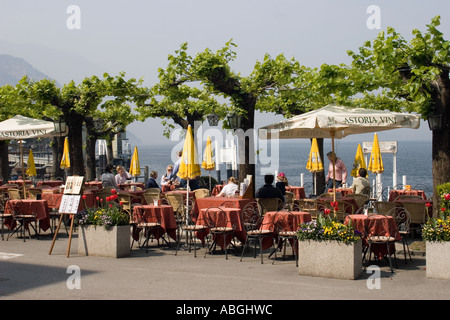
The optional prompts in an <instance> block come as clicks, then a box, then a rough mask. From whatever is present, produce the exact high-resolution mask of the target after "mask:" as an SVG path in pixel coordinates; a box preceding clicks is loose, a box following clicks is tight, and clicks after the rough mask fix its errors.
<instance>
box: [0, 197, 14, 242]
mask: <svg viewBox="0 0 450 320" xmlns="http://www.w3.org/2000/svg"><path fill="white" fill-rule="evenodd" d="M12 216H13V215H12V214H11V213H5V207H4V206H3V204H2V203H0V220H1V221H2V226H1V228H2V241H4V240H5V235H4V232H5V231H4V220H6V219H12Z"/></svg>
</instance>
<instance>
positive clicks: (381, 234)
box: [364, 215, 397, 273]
mask: <svg viewBox="0 0 450 320" xmlns="http://www.w3.org/2000/svg"><path fill="white" fill-rule="evenodd" d="M376 223H377V219H376V216H375V215H369V216H368V217H367V221H366V224H365V230H364V234H365V238H366V240H367V243H368V245H369V247H368V252H369V259H368V260H367V263H366V266H365V267H364V269H366V267H367V265H368V264H369V262H370V258H371V257H372V251H371V249H372V246H373V245H383V244H385V245H386V248H387V256H388V260H389V267H390V268H391V272H392V273H393V272H394V269H393V268H392V260H391V248H390V247H391V245H393V246H394V245H395V241H396V240H395V238H396V235H393V234H390V232H389V230H388V227H386V228H372V227H373V226H374V225H375V224H376ZM373 230H377V231H373ZM393 254H394V258H395V261H397V258H396V256H395V247H394V252H393Z"/></svg>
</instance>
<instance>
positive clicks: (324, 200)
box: [318, 197, 359, 214]
mask: <svg viewBox="0 0 450 320" xmlns="http://www.w3.org/2000/svg"><path fill="white" fill-rule="evenodd" d="M336 200H342V201H345V202H347V203H348V204H351V205H352V206H353V212H351V207H347V208H346V213H347V214H352V213H355V212H356V211H357V210H358V209H359V206H358V203H357V202H356V200H355V199H354V198H346V197H342V198H336ZM318 201H319V202H321V203H322V204H325V203H327V205H328V204H329V203H330V202H331V201H333V198H331V197H330V198H328V197H324V198H320V199H318Z"/></svg>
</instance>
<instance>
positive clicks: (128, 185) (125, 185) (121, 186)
mask: <svg viewBox="0 0 450 320" xmlns="http://www.w3.org/2000/svg"><path fill="white" fill-rule="evenodd" d="M133 186H134V187H137V188H141V189H142V190H143V189H145V183H143V182H130V183H122V184H119V185H118V187H119V189H121V190H129V189H131V188H132V187H133Z"/></svg>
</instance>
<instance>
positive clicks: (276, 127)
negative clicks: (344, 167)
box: [258, 105, 420, 201]
mask: <svg viewBox="0 0 450 320" xmlns="http://www.w3.org/2000/svg"><path fill="white" fill-rule="evenodd" d="M419 126H420V117H419V116H418V115H414V114H409V113H399V112H392V111H385V110H372V109H363V108H350V107H344V106H337V105H327V106H325V107H323V108H320V109H316V110H312V111H310V112H306V113H304V114H301V115H298V116H294V117H292V118H289V119H286V120H284V121H280V122H278V123H274V124H270V125H267V126H264V127H261V128H259V129H258V133H259V138H260V139H297V138H308V139H312V138H331V146H332V151H333V153H334V139H342V138H343V137H346V136H348V135H351V134H361V133H369V132H378V131H384V130H392V129H399V128H411V129H418V128H419ZM334 174H335V163H334V162H333V177H334ZM334 200H336V185H335V183H334V179H333V201H334Z"/></svg>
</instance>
